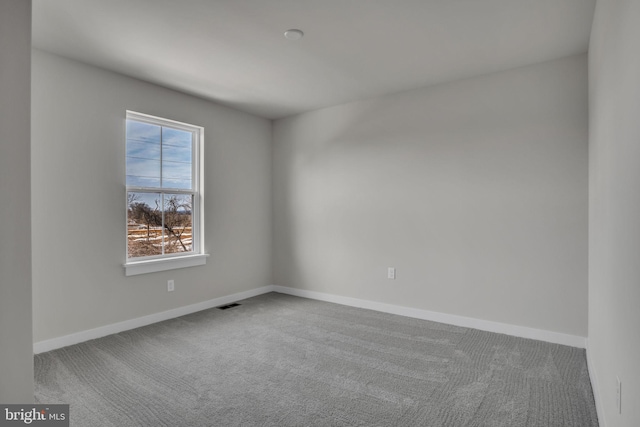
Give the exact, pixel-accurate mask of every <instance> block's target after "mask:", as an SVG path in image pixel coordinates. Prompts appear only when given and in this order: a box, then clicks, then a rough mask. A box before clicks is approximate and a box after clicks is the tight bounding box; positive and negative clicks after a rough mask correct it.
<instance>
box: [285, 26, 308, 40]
mask: <svg viewBox="0 0 640 427" xmlns="http://www.w3.org/2000/svg"><path fill="white" fill-rule="evenodd" d="M284 36H285V38H287V39H289V40H300V39H301V38H302V36H304V33H303V32H302V31H301V30H298V29H295V28H293V29H291V30H287V31H285V32H284Z"/></svg>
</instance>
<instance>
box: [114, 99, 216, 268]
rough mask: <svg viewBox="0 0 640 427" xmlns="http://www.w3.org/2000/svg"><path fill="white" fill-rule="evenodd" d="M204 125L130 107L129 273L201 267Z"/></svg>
mask: <svg viewBox="0 0 640 427" xmlns="http://www.w3.org/2000/svg"><path fill="white" fill-rule="evenodd" d="M202 139H203V128H201V127H198V126H193V125H188V124H185V123H179V122H175V121H172V120H167V119H162V118H159V117H153V116H148V115H146V114H140V113H134V112H132V111H127V121H126V153H127V155H126V171H127V172H126V186H127V262H126V263H125V269H126V274H127V276H130V275H133V274H142V273H149V272H153V271H162V270H168V269H172V268H182V267H190V266H194V265H202V264H204V263H205V262H206V255H205V254H204V253H203V246H204V245H203V237H202V213H201V210H200V207H201V206H202V203H201V198H202V196H201V193H200V191H201V183H200V173H201V168H200V164H199V159H200V154H201V144H202Z"/></svg>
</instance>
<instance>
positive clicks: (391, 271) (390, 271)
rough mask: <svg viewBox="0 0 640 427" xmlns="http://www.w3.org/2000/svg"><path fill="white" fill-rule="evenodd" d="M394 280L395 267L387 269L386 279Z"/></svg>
mask: <svg viewBox="0 0 640 427" xmlns="http://www.w3.org/2000/svg"><path fill="white" fill-rule="evenodd" d="M395 278H396V269H395V267H389V268H388V269H387V279H395Z"/></svg>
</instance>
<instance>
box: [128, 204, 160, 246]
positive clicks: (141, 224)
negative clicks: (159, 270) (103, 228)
mask: <svg viewBox="0 0 640 427" xmlns="http://www.w3.org/2000/svg"><path fill="white" fill-rule="evenodd" d="M127 199H128V200H127V201H128V207H127V247H128V251H127V256H128V257H129V258H136V257H143V256H151V255H161V254H162V211H161V208H162V203H161V200H162V195H161V194H160V193H136V192H129V193H127Z"/></svg>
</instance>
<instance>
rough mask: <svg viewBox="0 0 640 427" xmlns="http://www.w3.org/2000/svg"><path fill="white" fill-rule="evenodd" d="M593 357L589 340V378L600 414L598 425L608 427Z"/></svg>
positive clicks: (597, 410)
mask: <svg viewBox="0 0 640 427" xmlns="http://www.w3.org/2000/svg"><path fill="white" fill-rule="evenodd" d="M594 363H595V362H594V361H593V355H592V353H591V351H589V345H588V340H587V368H588V369H589V378H590V379H591V390H593V400H595V402H596V412H597V413H598V424H599V425H600V427H607V421H606V420H605V418H604V408H603V407H602V397H601V395H600V384H599V383H598V375H597V373H596V369H595V366H594Z"/></svg>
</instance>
